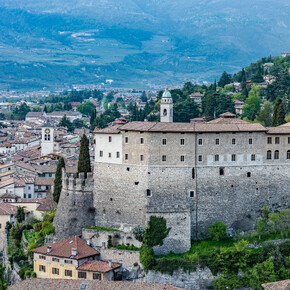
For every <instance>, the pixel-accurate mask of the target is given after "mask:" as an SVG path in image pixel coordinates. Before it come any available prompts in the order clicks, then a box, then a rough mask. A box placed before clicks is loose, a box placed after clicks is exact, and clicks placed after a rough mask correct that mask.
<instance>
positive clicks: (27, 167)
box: [15, 162, 35, 172]
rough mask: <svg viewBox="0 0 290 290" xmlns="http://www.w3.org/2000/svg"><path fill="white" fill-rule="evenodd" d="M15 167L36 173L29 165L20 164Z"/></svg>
mask: <svg viewBox="0 0 290 290" xmlns="http://www.w3.org/2000/svg"><path fill="white" fill-rule="evenodd" d="M15 166H16V167H21V168H24V169H27V170H30V171H33V172H35V168H34V167H33V166H31V165H30V164H28V163H23V162H18V163H17V164H15Z"/></svg>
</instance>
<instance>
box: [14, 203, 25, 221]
mask: <svg viewBox="0 0 290 290" xmlns="http://www.w3.org/2000/svg"><path fill="white" fill-rule="evenodd" d="M15 217H16V219H17V222H18V223H22V222H23V221H24V220H25V213H24V207H21V206H18V207H17V212H16V215H15Z"/></svg>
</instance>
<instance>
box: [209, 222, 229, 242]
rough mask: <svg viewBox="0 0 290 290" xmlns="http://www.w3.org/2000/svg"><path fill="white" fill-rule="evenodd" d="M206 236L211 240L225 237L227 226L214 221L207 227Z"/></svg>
mask: <svg viewBox="0 0 290 290" xmlns="http://www.w3.org/2000/svg"><path fill="white" fill-rule="evenodd" d="M208 236H209V238H210V239H212V240H213V241H220V240H222V239H225V238H227V226H226V225H225V224H223V223H222V222H215V223H214V224H213V225H211V226H210V227H209V228H208Z"/></svg>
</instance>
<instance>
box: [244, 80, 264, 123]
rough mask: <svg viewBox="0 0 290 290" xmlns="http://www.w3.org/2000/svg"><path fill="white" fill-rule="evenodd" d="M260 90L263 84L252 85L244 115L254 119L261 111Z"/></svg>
mask: <svg viewBox="0 0 290 290" xmlns="http://www.w3.org/2000/svg"><path fill="white" fill-rule="evenodd" d="M260 91H261V86H257V85H254V84H253V85H252V86H251V90H250V92H249V96H248V98H247V99H246V100H245V106H244V108H243V117H244V118H247V119H249V120H251V121H254V120H255V118H256V116H257V115H258V114H259V112H260Z"/></svg>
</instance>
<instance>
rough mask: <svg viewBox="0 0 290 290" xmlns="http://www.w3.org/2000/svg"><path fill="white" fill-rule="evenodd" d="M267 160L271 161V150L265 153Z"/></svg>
mask: <svg viewBox="0 0 290 290" xmlns="http://www.w3.org/2000/svg"><path fill="white" fill-rule="evenodd" d="M267 159H268V160H269V159H272V151H271V150H268V151H267Z"/></svg>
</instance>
